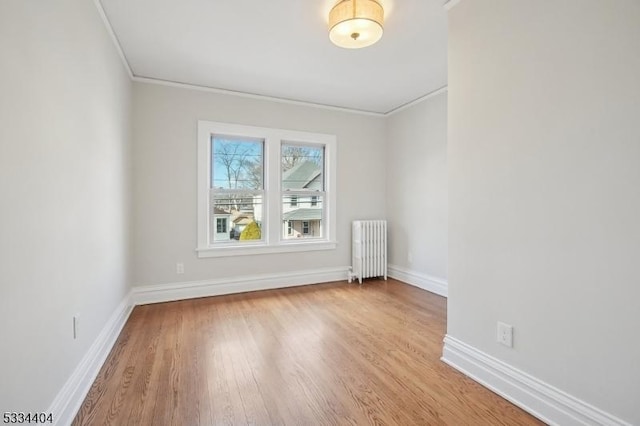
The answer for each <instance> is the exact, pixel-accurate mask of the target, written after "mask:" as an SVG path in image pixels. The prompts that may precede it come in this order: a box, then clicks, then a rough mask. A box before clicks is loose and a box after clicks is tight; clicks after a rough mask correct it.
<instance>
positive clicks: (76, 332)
mask: <svg viewBox="0 0 640 426" xmlns="http://www.w3.org/2000/svg"><path fill="white" fill-rule="evenodd" d="M79 333H80V314H75V315H74V316H73V338H74V339H77V338H78V336H79Z"/></svg>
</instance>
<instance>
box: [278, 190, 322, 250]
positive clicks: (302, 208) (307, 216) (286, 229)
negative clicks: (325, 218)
mask: <svg viewBox="0 0 640 426" xmlns="http://www.w3.org/2000/svg"><path fill="white" fill-rule="evenodd" d="M293 197H296V198H297V205H295V206H292V205H291V199H292V198H293ZM322 201H323V197H322V196H318V195H314V196H311V195H309V196H303V195H298V196H295V195H284V196H283V197H282V238H284V239H286V240H289V239H296V238H322V236H323V235H322V232H323V227H322V215H323V206H322Z"/></svg>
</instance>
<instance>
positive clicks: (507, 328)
mask: <svg viewBox="0 0 640 426" xmlns="http://www.w3.org/2000/svg"><path fill="white" fill-rule="evenodd" d="M498 343H502V344H503V345H505V346H506V347H508V348H512V347H513V326H511V325H509V324H505V323H503V322H500V321H498Z"/></svg>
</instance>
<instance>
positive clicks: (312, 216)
mask: <svg viewBox="0 0 640 426" xmlns="http://www.w3.org/2000/svg"><path fill="white" fill-rule="evenodd" d="M282 219H283V220H320V219H322V210H321V209H296V210H291V211H290V212H286V213H285V214H283V215H282Z"/></svg>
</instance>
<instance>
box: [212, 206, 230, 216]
mask: <svg viewBox="0 0 640 426" xmlns="http://www.w3.org/2000/svg"><path fill="white" fill-rule="evenodd" d="M213 214H217V215H224V216H229V215H230V214H231V213H229V212H228V211H224V210H222V209H221V208H218V207H214V208H213Z"/></svg>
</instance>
